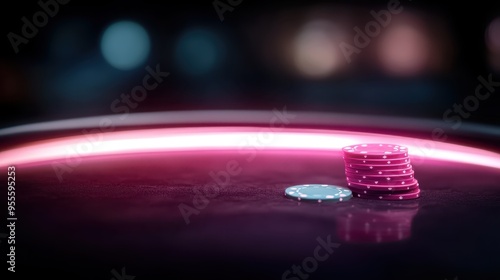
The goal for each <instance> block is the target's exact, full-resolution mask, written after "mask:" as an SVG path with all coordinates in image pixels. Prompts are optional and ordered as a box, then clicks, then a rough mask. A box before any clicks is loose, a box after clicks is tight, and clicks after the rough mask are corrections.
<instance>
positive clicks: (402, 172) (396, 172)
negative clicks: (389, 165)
mask: <svg viewBox="0 0 500 280" xmlns="http://www.w3.org/2000/svg"><path fill="white" fill-rule="evenodd" d="M345 172H346V173H354V174H359V175H405V174H409V173H412V172H413V169H412V168H411V167H408V168H403V169H387V170H386V169H384V170H373V169H355V168H349V167H346V168H345Z"/></svg>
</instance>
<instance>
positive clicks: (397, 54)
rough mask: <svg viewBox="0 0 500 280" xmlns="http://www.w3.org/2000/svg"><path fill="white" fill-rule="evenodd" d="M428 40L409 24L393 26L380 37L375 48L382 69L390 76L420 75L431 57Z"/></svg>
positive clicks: (420, 31)
mask: <svg viewBox="0 0 500 280" xmlns="http://www.w3.org/2000/svg"><path fill="white" fill-rule="evenodd" d="M430 47H431V46H430V42H429V38H428V37H427V36H426V35H425V34H424V32H423V31H422V30H421V29H419V28H417V27H415V26H412V25H410V24H404V23H403V24H394V25H393V26H391V27H389V28H388V29H387V30H386V32H385V33H384V34H383V35H382V37H381V41H380V44H379V46H378V48H377V54H378V58H379V60H380V63H381V64H382V67H383V68H384V69H385V70H386V71H387V72H388V73H389V74H392V75H397V76H411V75H417V74H419V73H422V72H423V71H424V70H426V67H428V66H429V60H430V57H431V50H430Z"/></svg>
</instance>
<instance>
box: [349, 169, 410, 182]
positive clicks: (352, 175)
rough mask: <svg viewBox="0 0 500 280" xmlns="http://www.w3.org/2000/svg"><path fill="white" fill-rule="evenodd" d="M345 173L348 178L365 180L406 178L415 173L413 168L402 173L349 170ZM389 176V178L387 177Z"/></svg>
mask: <svg viewBox="0 0 500 280" xmlns="http://www.w3.org/2000/svg"><path fill="white" fill-rule="evenodd" d="M345 175H346V176H347V177H349V178H354V179H367V180H383V179H384V178H385V180H387V181H390V180H397V181H399V180H407V179H411V178H413V176H414V175H415V172H414V171H413V170H409V171H408V172H405V173H404V174H363V173H356V172H354V173H353V172H350V171H347V170H346V171H345ZM387 178H389V179H387Z"/></svg>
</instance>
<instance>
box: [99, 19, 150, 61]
mask: <svg viewBox="0 0 500 280" xmlns="http://www.w3.org/2000/svg"><path fill="white" fill-rule="evenodd" d="M150 48H151V42H150V40H149V36H148V33H147V32H146V30H145V29H144V28H143V27H142V26H140V25H139V24H137V23H135V22H132V21H119V22H116V23H113V24H112V25H110V26H109V27H108V28H107V29H106V30H105V31H104V34H103V35H102V39H101V51H102V55H103V56H104V58H105V59H106V61H107V62H108V63H109V64H110V65H111V66H113V67H115V68H117V69H120V70H130V69H133V68H136V67H138V66H140V65H141V64H142V63H143V62H144V61H145V60H146V58H147V57H148V55H149V51H150Z"/></svg>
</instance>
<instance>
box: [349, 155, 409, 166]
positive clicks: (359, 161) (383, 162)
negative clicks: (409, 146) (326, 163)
mask: <svg viewBox="0 0 500 280" xmlns="http://www.w3.org/2000/svg"><path fill="white" fill-rule="evenodd" d="M344 162H345V163H351V164H352V163H353V164H369V165H370V164H371V165H386V164H387V165H394V164H408V163H410V158H408V157H406V158H403V159H349V158H344Z"/></svg>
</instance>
